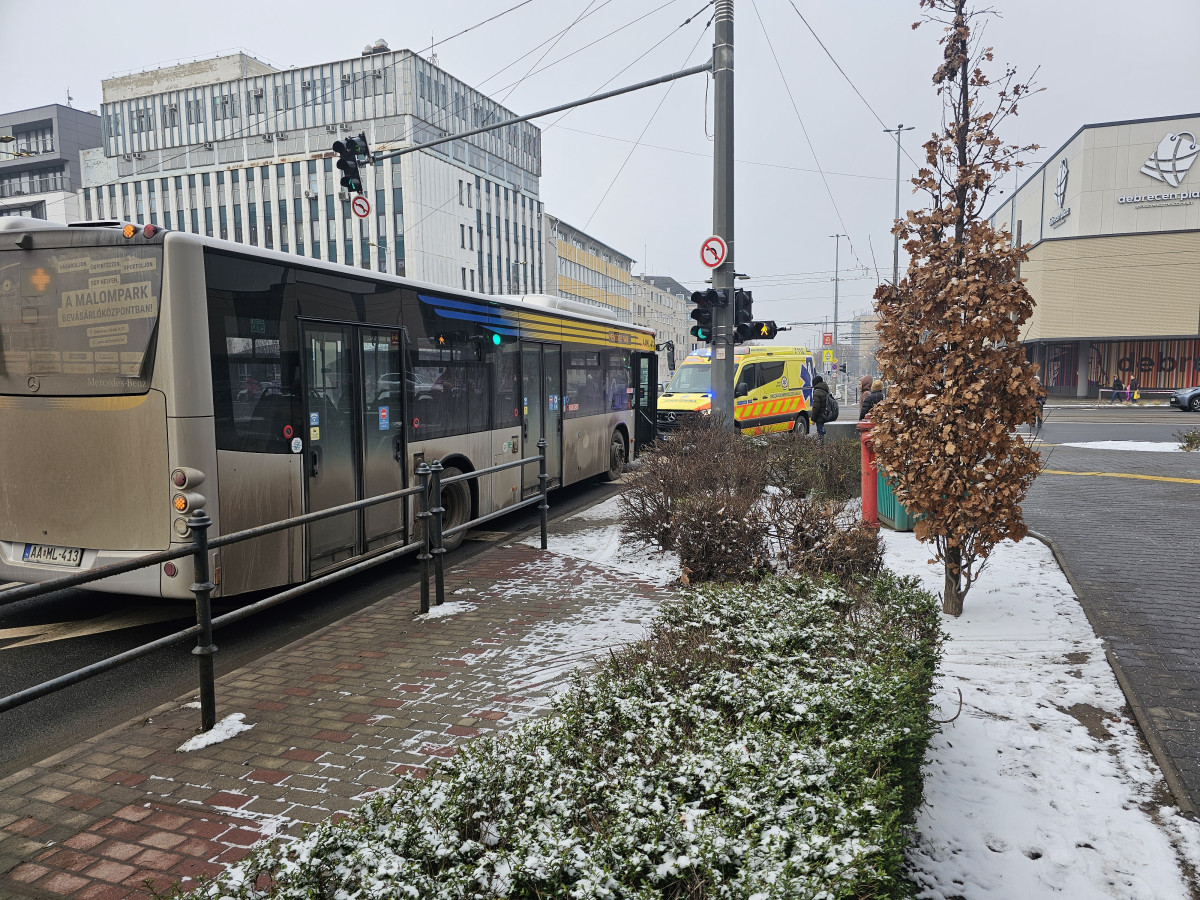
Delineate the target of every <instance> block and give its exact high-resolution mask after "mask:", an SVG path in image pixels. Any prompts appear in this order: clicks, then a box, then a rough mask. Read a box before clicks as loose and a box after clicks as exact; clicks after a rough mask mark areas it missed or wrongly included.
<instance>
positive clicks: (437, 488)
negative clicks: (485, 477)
mask: <svg viewBox="0 0 1200 900" xmlns="http://www.w3.org/2000/svg"><path fill="white" fill-rule="evenodd" d="M429 471H430V474H431V475H432V476H433V477H432V479H431V481H432V490H431V492H430V508H429V512H430V514H431V515H432V516H433V548H432V549H431V550H430V551H429V552H430V553H432V554H433V581H434V605H435V606H441V605H442V603H443V602H445V599H446V580H445V573H444V571H443V569H442V557H443V556H444V555H445V554H446V546H445V543H444V542H443V540H442V513H444V512H445V511H446V508H445V507H444V506H442V472H443V468H442V461H441V460H440V459H435V460H434V461H433V462H431V463H430V464H429Z"/></svg>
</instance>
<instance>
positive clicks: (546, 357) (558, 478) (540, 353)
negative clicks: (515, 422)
mask: <svg viewBox="0 0 1200 900" xmlns="http://www.w3.org/2000/svg"><path fill="white" fill-rule="evenodd" d="M521 394H522V397H521V400H522V406H521V456H522V457H526V456H536V455H537V454H538V452H539V451H538V445H537V443H538V440H539V439H540V438H543V437H544V438H545V439H546V474H547V475H548V476H549V480H548V481H547V487H556V486H558V485H560V484H562V416H563V410H562V348H561V347H560V346H558V345H557V344H533V343H528V342H525V341H522V342H521ZM521 468H522V472H521V496H522V497H529V496H532V495H533V494H536V493H538V491H539V490H541V483H540V482H539V481H538V466H537V463H530V464H529V465H526V466H522V467H521Z"/></svg>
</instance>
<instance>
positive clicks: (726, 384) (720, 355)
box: [711, 0, 734, 428]
mask: <svg viewBox="0 0 1200 900" xmlns="http://www.w3.org/2000/svg"><path fill="white" fill-rule="evenodd" d="M715 19H716V30H715V32H714V37H713V59H712V68H713V119H714V121H713V234H715V235H717V236H719V237H721V238H723V239H724V241H725V246H726V247H727V248H728V252H727V253H726V256H725V261H724V262H723V263H721V265H719V266H718V267H717V268H715V269H713V276H712V286H713V288H714V289H715V290H718V291H720V290H724V291H725V294H726V296H727V297H728V298H729V302H728V304H727V305H725V306H718V307H717V308H716V309H715V310H714V311H713V312H714V314H713V343H712V363H711V366H712V388H713V401H712V410H713V413H714V415H720V416H723V417H724V420H725V427H726V428H733V427H734V421H733V347H734V344H733V318H734V299H733V282H734V268H733V258H734V257H733V246H734V244H733V0H717V2H716V12H715Z"/></svg>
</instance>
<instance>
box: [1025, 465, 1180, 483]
mask: <svg viewBox="0 0 1200 900" xmlns="http://www.w3.org/2000/svg"><path fill="white" fill-rule="evenodd" d="M1042 474H1043V475H1093V476H1095V477H1097V478H1140V479H1141V480H1143V481H1173V482H1175V483H1176V484H1200V478H1171V477H1170V476H1167V475H1138V474H1135V473H1133V472H1068V471H1067V470H1065V469H1042Z"/></svg>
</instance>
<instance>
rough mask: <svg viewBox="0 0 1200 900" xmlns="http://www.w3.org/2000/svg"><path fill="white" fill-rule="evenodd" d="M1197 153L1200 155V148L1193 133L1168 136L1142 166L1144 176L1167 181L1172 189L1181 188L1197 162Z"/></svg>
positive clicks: (1183, 132)
mask: <svg viewBox="0 0 1200 900" xmlns="http://www.w3.org/2000/svg"><path fill="white" fill-rule="evenodd" d="M1197 153H1200V148H1198V147H1197V146H1196V137H1195V135H1193V134H1192V133H1191V132H1188V131H1181V132H1179V134H1168V135H1167V136H1166V137H1164V138H1163V139H1162V140H1161V141H1159V143H1158V149H1157V150H1155V151H1154V152H1153V153H1152V154H1151V155H1150V158H1149V159H1148V160H1146V163H1145V165H1143V166H1142V174H1143V175H1149V176H1150V177H1151V178H1153V179H1154V180H1155V181H1165V182H1166V183H1167V184H1169V185H1170V186H1171V187H1179V185H1180V184H1182V183H1183V179H1184V176H1186V175H1187V173H1188V169H1190V168H1191V167H1192V163H1194V162H1195V161H1196V155H1197Z"/></svg>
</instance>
